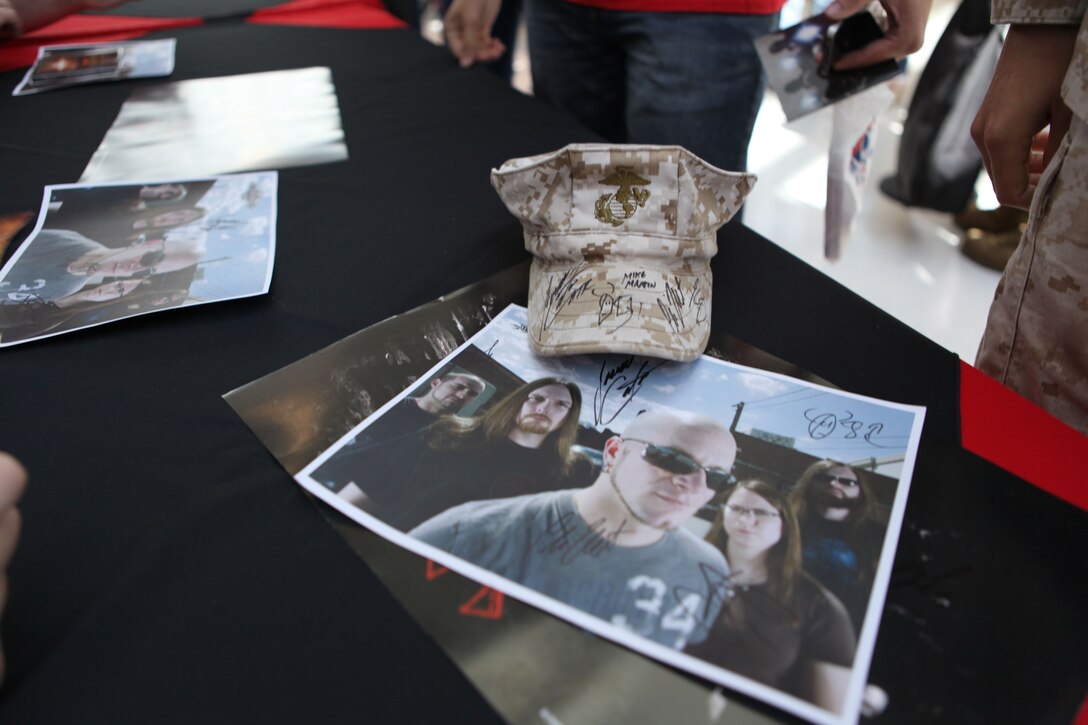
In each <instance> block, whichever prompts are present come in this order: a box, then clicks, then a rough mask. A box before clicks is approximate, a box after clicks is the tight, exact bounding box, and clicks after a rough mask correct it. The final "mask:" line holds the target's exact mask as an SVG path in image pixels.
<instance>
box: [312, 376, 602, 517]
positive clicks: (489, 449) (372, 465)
mask: <svg viewBox="0 0 1088 725" xmlns="http://www.w3.org/2000/svg"><path fill="white" fill-rule="evenodd" d="M581 405H582V394H581V392H580V391H579V389H578V386H577V385H575V384H574V383H570V382H566V381H562V380H559V379H558V378H540V379H538V380H534V381H532V382H528V383H525V384H524V385H522V386H520V387H519V388H517V389H516V390H514V391H513V392H512V393H510V394H509V395H507V396H506V397H504V398H503V399H502V400H500V401H498V402H497V403H495V404H494V405H493V406H491V407H489V408H488V409H487V410H486V411H484V412H482V413H481V414H480V415H478V416H474V417H471V418H461V417H456V416H446V417H442V418H440V419H438V420H437V421H435V422H434V423H433V424H432V425H430V426H428V427H427V428H425V429H423V430H421V431H419V432H418V434H415V435H404V436H401V437H400V438H399V439H396V440H389V441H385V442H379V443H378V444H376V445H372V446H363V447H361V448H357V449H356V450H354V451H347V450H345V449H341V450H343V451H344V453H343V458H342V459H341V460H338V458H340V457H341V453H340V452H337V454H336V455H334V456H333V457H332V458H330V459H329V460H328V461H326V462H325V463H323V464H322V465H321V466H320V467H318V468H317V469H315V470H314V471H313V472H312V474H311V475H312V476H313V478H314V479H315V480H317V481H321V482H323V483H325V484H326V485H329V484H330V483H331V484H332V486H330V488H336V487H337V486H341V485H343V484H346V483H348V482H350V483H354V484H355V485H354V487H351V486H346V485H344V486H343V488H341V489H340V495H341V497H343V498H345V499H346V500H348V501H350V502H351V503H353V504H355V505H356V506H358V507H359V508H361V509H363V510H364V511H367V512H369V513H372V514H374V515H375V516H377V517H378V518H380V519H381V520H382V521H384V522H385V523H387V524H390V525H391V526H395V527H396V528H398V529H400V530H402V531H407V530H408V529H410V528H412V527H413V526H416V525H417V524H419V523H421V522H423V521H426V520H427V519H429V518H430V517H431V516H434V515H435V514H437V513H440V512H442V511H445V510H446V509H448V508H452V507H453V506H456V505H458V504H462V503H465V502H466V501H478V500H482V499H490V498H505V497H507V496H520V495H522V494H525V493H530V492H536V491H541V490H554V489H558V488H565V487H568V486H572V485H585V484H586V483H588V482H589V481H590V480H592V476H593V466H592V464H591V463H590V461H589V460H588V459H587V458H585V457H584V456H582V455H580V454H578V453H575V452H574V451H573V450H572V447H573V446H574V442H575V440H576V438H577V434H578V417H579V415H580V414H581ZM380 423H381V419H379V420H378V421H376V422H375V425H376V424H380ZM362 433H363V434H365V433H366V430H365V429H364V430H363V431H362ZM355 489H357V490H355Z"/></svg>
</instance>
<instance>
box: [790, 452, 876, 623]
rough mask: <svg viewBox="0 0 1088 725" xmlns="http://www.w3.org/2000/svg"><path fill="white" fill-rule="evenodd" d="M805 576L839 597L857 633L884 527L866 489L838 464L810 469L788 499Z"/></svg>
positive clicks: (827, 462)
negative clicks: (793, 512) (798, 533)
mask: <svg viewBox="0 0 1088 725" xmlns="http://www.w3.org/2000/svg"><path fill="white" fill-rule="evenodd" d="M790 503H791V504H792V505H793V507H794V509H795V510H796V511H797V520H798V522H799V523H800V525H801V547H802V553H803V556H804V566H805V570H806V571H807V572H808V573H809V574H811V575H812V576H814V577H816V579H817V580H818V581H819V582H820V583H821V584H823V585H824V586H825V587H827V588H828V589H829V590H830V591H831V593H832V594H834V595H835V596H836V597H838V598H839V599H840V600H841V601H842V603H843V604H844V605H846V609H847V611H848V612H849V613H850V620H851V621H852V622H853V624H854V629H855V631H861V624H862V621H863V620H864V619H865V609H866V608H867V607H868V604H869V594H870V590H871V589H872V586H873V577H874V576H875V575H876V565H877V562H878V560H879V558H880V549H881V544H882V541H883V538H884V529H885V524H884V522H883V521H881V519H880V517H879V515H878V513H877V508H876V500H875V498H874V497H873V492H872V490H871V489H870V488H869V485H868V483H867V482H866V481H865V479H864V477H863V476H861V475H860V474H859V472H858V471H856V470H855V469H853V468H851V467H850V466H847V465H845V464H842V463H839V462H838V461H832V460H828V459H825V460H822V461H817V462H816V463H813V464H812V465H811V466H809V467H808V468H807V469H805V472H804V473H802V474H801V477H800V478H799V479H798V481H797V486H796V487H794V489H793V491H792V492H791V493H790Z"/></svg>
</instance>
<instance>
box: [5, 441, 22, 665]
mask: <svg viewBox="0 0 1088 725" xmlns="http://www.w3.org/2000/svg"><path fill="white" fill-rule="evenodd" d="M24 488H26V470H25V469H23V467H22V465H20V464H19V462H18V461H17V460H15V459H14V458H12V457H11V456H9V455H8V454H6V453H0V613H2V612H3V610H4V605H5V604H6V603H7V600H8V577H7V568H8V562H9V561H11V555H12V554H13V553H14V552H15V543H16V542H17V541H18V540H19V529H20V527H21V525H22V519H21V518H20V516H19V509H18V508H16V503H18V501H19V497H20V496H22V495H23V489H24ZM3 679H4V655H3V652H0V680H3Z"/></svg>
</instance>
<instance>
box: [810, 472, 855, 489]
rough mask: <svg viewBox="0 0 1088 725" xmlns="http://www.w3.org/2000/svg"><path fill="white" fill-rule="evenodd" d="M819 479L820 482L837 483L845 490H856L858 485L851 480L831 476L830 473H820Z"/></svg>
mask: <svg viewBox="0 0 1088 725" xmlns="http://www.w3.org/2000/svg"><path fill="white" fill-rule="evenodd" d="M819 477H820V480H822V481H826V482H827V483H837V484H839V485H840V486H845V487H846V488H856V487H857V485H858V482H857V481H855V480H854V479H853V478H843V477H842V476H832V475H831V474H830V473H821V474H820V476H819Z"/></svg>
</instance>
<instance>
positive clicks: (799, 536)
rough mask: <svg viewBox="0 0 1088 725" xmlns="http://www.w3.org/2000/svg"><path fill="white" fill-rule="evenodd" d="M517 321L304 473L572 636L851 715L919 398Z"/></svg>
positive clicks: (899, 506) (793, 707)
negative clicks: (596, 341)
mask: <svg viewBox="0 0 1088 725" xmlns="http://www.w3.org/2000/svg"><path fill="white" fill-rule="evenodd" d="M526 324H527V319H526V311H525V310H524V309H523V308H519V307H509V308H507V309H506V310H505V311H504V312H502V313H501V314H500V315H498V316H497V317H496V318H495V320H494V321H493V322H491V323H490V324H489V325H488V326H487V327H485V328H484V329H483V330H482V331H481V332H479V333H478V334H477V335H475V336H474V337H473V338H472V339H471V340H470V342H469V343H468V344H466V345H464V346H463V347H462V348H460V349H459V350H457V351H456V352H455V353H453V354H452V355H450V356H449V357H448V358H446V359H445V360H444V361H442V363H441V364H439V365H438V366H436V367H435V368H434V369H432V370H431V372H430V373H429V374H428V375H426V376H424V377H422V378H420V380H419V381H418V382H417V384H415V385H414V386H413V387H411V388H410V389H409V390H407V391H405V393H404V394H403V395H402V396H400V397H398V398H395V399H394V400H393V401H391V402H390V403H389V404H388V405H386V406H385V407H383V408H382V409H381V410H380V411H378V412H377V413H376V414H375V415H373V416H371V417H369V418H368V419H367V420H366V421H364V422H363V423H362V424H361V425H359V426H357V427H356V428H355V429H354V430H352V431H351V432H350V433H349V434H348V435H346V436H344V437H343V438H342V439H341V440H340V441H338V442H337V443H336V444H335V445H333V446H332V447H330V448H329V449H328V450H326V451H325V452H324V453H322V454H321V455H320V456H319V457H318V458H317V459H316V460H314V461H313V462H312V463H310V464H309V465H307V466H305V467H304V468H303V469H302V471H301V472H300V474H299V475H298V477H297V478H298V480H299V482H300V483H301V484H302V485H303V486H304V487H305V488H306V489H307V490H309V491H311V492H312V493H314V494H315V495H318V496H319V497H320V498H322V499H323V500H325V501H327V502H329V503H330V504H332V505H333V506H335V507H336V508H337V509H339V510H340V511H341V512H343V513H345V514H347V515H348V516H351V517H352V518H354V519H355V520H356V521H358V522H360V523H362V524H364V525H365V526H367V527H368V528H370V529H372V530H373V531H375V532H377V533H378V534H380V535H382V536H384V537H386V538H388V539H390V540H391V541H393V542H395V543H397V544H399V545H401V546H404V547H405V548H408V549H410V550H412V551H415V552H416V553H418V554H421V555H424V556H427V557H430V558H432V559H433V560H435V561H437V562H439V563H441V564H443V565H445V566H448V567H450V568H451V569H454V570H455V571H458V572H460V573H462V574H464V575H466V576H469V577H471V578H473V579H476V580H478V581H480V582H482V583H484V584H486V585H488V586H491V587H493V588H495V589H498V590H499V591H503V592H505V593H506V594H508V595H510V596H514V597H517V598H519V599H521V600H523V601H526V602H528V603H530V604H532V605H534V606H537V607H540V608H541V609H544V610H545V611H548V612H550V613H552V614H555V615H557V616H559V617H562V618H564V619H567V620H568V621H570V622H572V623H574V624H576V625H578V626H581V627H583V628H585V629H588V630H589V631H591V632H594V633H596V634H599V635H601V636H604V637H607V638H609V639H612V640H613V641H616V642H619V643H621V644H624V645H626V646H628V647H631V648H632V649H635V650H637V651H639V652H641V653H643V654H646V655H649V656H651V657H654V658H656V659H659V660H661V661H663V662H666V663H668V664H671V665H674V666H677V667H680V668H682V669H685V670H687V671H689V672H692V673H695V674H698V675H701V676H703V677H707V678H708V679H711V680H713V681H716V682H719V683H721V684H724V685H727V686H730V687H733V688H736V689H738V690H740V691H742V692H744V693H746V694H749V695H752V696H755V697H758V698H760V699H763V700H764V701H767V702H770V703H771V704H774V705H776V706H779V707H782V708H783V709H786V710H788V711H790V712H792V713H794V714H797V715H800V716H802V717H806V718H808V719H810V720H812V721H814V722H828V723H832V722H834V723H837V722H846V721H852V720H853V719H856V717H857V714H858V708H859V707H860V701H861V690H862V688H863V687H864V685H865V676H866V672H867V669H868V664H869V660H870V658H871V654H872V648H873V644H874V642H875V634H876V628H877V625H878V621H877V620H878V618H879V614H880V611H881V606H882V603H883V597H884V591H885V589H886V585H887V579H888V575H889V573H890V572H889V570H890V565H891V559H892V556H893V554H894V546H895V541H896V539H897V538H898V529H899V526H900V523H901V520H902V512H903V508H904V506H905V501H906V495H907V491H908V488H909V480H910V474H911V470H912V468H913V461H914V455H915V452H916V450H917V445H918V439H919V435H920V431H921V425H922V419H923V417H924V409H921V408H916V407H912V406H904V405H898V404H894V403H886V402H882V401H877V400H874V399H871V398H864V397H861V396H856V395H853V394H850V393H844V392H842V391H838V390H834V389H831V388H824V387H820V386H817V385H814V384H810V383H806V382H802V381H799V380H795V379H793V378H789V377H786V376H782V375H776V374H773V373H768V372H763V371H759V370H754V369H751V368H745V367H742V366H738V365H732V364H730V363H726V362H723V361H720V360H717V359H714V358H709V357H704V358H701V359H700V360H698V361H696V362H695V363H692V364H687V365H682V364H676V363H669V362H665V361H662V360H655V359H647V358H636V357H630V356H622V355H592V356H591V355H586V356H575V357H565V358H540V357H537V356H535V355H533V354H532V353H531V352H530V351H529V347H528V340H527V335H526V332H525V330H526Z"/></svg>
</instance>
